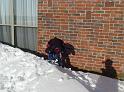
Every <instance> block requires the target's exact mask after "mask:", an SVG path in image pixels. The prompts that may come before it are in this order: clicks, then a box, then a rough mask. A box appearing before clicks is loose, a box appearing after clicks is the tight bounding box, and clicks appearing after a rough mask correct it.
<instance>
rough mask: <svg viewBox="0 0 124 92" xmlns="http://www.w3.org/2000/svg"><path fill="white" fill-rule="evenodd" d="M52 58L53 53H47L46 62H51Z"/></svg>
mask: <svg viewBox="0 0 124 92" xmlns="http://www.w3.org/2000/svg"><path fill="white" fill-rule="evenodd" d="M52 60H53V53H51V52H50V53H48V62H51V61H52Z"/></svg>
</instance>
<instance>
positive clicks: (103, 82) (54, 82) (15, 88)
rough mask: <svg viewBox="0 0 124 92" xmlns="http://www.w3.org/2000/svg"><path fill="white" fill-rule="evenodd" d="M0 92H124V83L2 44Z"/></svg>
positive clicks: (0, 47) (0, 53)
mask: <svg viewBox="0 0 124 92" xmlns="http://www.w3.org/2000/svg"><path fill="white" fill-rule="evenodd" d="M0 92H124V81H120V80H116V79H111V78H108V77H104V76H100V75H96V74H91V73H84V72H81V71H78V72H76V71H72V70H71V69H66V68H65V69H63V68H61V67H59V66H55V65H52V64H50V63H48V62H47V60H44V59H43V58H42V57H38V56H35V55H33V54H30V53H27V52H23V51H22V50H20V49H18V48H13V47H10V46H8V45H4V44H2V43H0Z"/></svg>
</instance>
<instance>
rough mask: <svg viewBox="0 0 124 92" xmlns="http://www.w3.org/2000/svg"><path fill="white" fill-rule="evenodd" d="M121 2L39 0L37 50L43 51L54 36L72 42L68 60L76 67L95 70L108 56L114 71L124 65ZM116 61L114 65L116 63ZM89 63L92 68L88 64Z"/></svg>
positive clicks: (123, 21)
mask: <svg viewBox="0 0 124 92" xmlns="http://www.w3.org/2000/svg"><path fill="white" fill-rule="evenodd" d="M123 4H124V3H118V2H108V1H106V0H105V1H102V2H101V0H100V1H99V0H98V2H97V1H95V2H93V3H91V2H87V1H85V2H84V1H83V0H39V3H38V37H37V39H38V46H37V48H38V51H39V52H42V53H43V52H44V50H45V47H46V44H47V42H48V41H49V40H50V39H51V38H53V37H55V36H56V37H58V38H60V39H62V40H63V41H64V42H67V43H69V44H71V45H73V47H74V49H75V55H71V54H70V55H69V59H70V63H71V64H72V65H73V66H74V67H78V68H80V69H86V70H93V71H99V72H100V68H103V66H104V65H103V64H102V61H105V59H106V58H110V59H112V60H113V62H116V61H117V62H118V63H114V64H115V66H116V71H117V72H121V71H122V69H121V68H119V67H121V65H122V64H123V65H124V57H123V56H124V25H123V24H124V18H123V9H124V8H123ZM116 64H117V65H116ZM91 66H92V67H91Z"/></svg>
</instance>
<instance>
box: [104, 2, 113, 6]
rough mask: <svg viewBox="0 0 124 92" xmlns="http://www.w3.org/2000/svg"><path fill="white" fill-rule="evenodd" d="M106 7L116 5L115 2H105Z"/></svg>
mask: <svg viewBox="0 0 124 92" xmlns="http://www.w3.org/2000/svg"><path fill="white" fill-rule="evenodd" d="M105 7H114V2H109V1H108V2H105Z"/></svg>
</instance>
